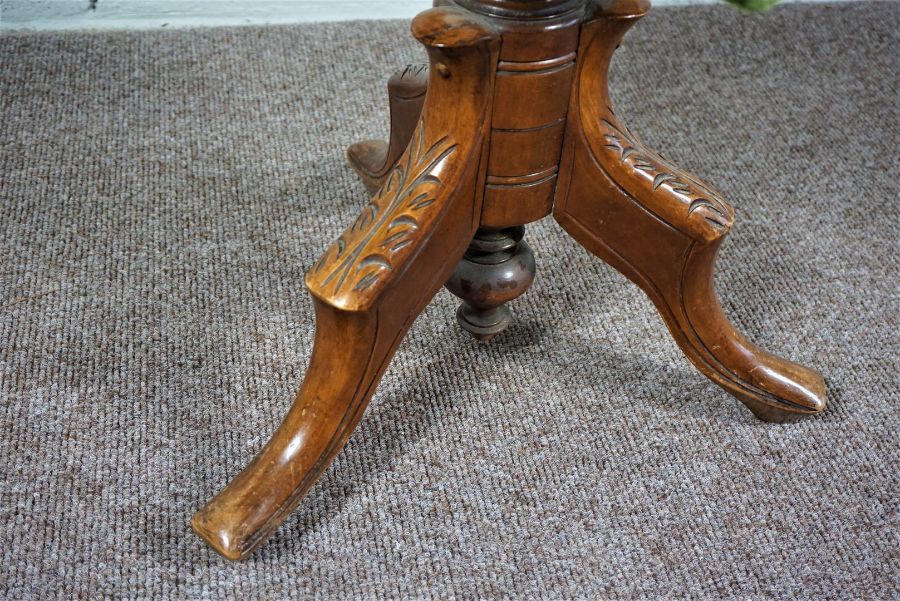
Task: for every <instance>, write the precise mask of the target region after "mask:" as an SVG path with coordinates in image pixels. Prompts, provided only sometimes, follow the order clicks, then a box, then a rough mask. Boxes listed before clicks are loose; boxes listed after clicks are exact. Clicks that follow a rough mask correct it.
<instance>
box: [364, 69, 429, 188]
mask: <svg viewBox="0 0 900 601" xmlns="http://www.w3.org/2000/svg"><path fill="white" fill-rule="evenodd" d="M387 89H388V102H389V103H390V107H391V135H390V141H389V142H384V141H383V140H363V141H361V142H357V143H355V144H352V145H351V146H350V148H348V149H347V160H348V161H349V162H350V166H351V167H353V169H354V170H355V171H356V173H357V174H358V175H359V178H360V179H361V180H362V182H363V185H364V186H365V187H366V189H367V190H368V191H369V192H370V193H372V194H374V193H375V192H376V191H377V190H378V188H380V187H381V184H383V183H384V180H385V179H387V176H388V174H389V173H390V172H391V168H392V167H393V166H394V165H395V164H396V163H397V161H398V160H399V159H400V155H402V154H403V151H404V150H406V147H407V145H408V144H409V141H410V139H411V138H412V134H413V130H414V129H415V127H416V123H417V122H418V121H419V115H421V113H422V106H423V104H424V103H425V92H427V91H428V65H427V64H424V63H423V64H414V65H407V66H406V67H405V68H403V69H401V70H399V71H397V72H396V73H394V75H392V76H391V78H390V79H389V80H388V84H387Z"/></svg>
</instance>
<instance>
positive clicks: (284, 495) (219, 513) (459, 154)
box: [192, 8, 499, 559]
mask: <svg viewBox="0 0 900 601" xmlns="http://www.w3.org/2000/svg"><path fill="white" fill-rule="evenodd" d="M412 31H413V35H415V36H416V38H418V40H419V41H420V42H421V43H422V44H423V45H424V46H425V47H426V49H427V51H428V55H429V61H430V65H431V70H430V71H431V74H430V82H429V88H430V89H432V90H434V92H435V93H434V94H429V95H428V98H427V100H426V102H425V106H424V108H423V110H422V117H421V120H420V122H419V125H418V127H417V128H416V132H415V133H414V134H413V142H412V144H410V146H409V148H408V149H407V150H406V152H405V153H404V155H403V156H402V157H401V158H400V160H399V161H398V163H397V165H396V166H395V167H394V169H393V170H392V171H391V173H390V175H389V176H388V179H387V182H386V183H385V184H384V185H383V186H382V188H381V190H380V191H379V192H378V193H377V194H376V195H375V197H374V198H373V199H372V200H371V201H370V202H369V203H368V204H367V205H366V206H365V208H364V209H363V211H362V214H361V215H360V216H359V217H358V218H357V219H356V221H355V222H354V223H353V224H352V225H351V226H350V227H349V228H348V229H347V230H346V231H345V232H344V233H343V234H342V235H341V236H340V237H339V238H338V240H337V241H335V243H334V244H332V245H331V247H330V248H329V249H328V250H327V251H326V252H325V254H324V255H323V256H322V258H321V259H320V260H319V261H318V262H317V263H316V264H315V265H314V266H313V268H312V269H311V270H310V271H309V272H308V274H307V277H306V284H307V287H308V288H309V290H310V292H311V293H312V295H313V297H314V300H315V307H316V341H315V346H314V348H313V354H312V357H311V359H310V365H309V369H308V371H307V374H306V378H305V380H304V382H303V385H302V386H301V388H300V391H299V392H298V394H297V399H296V401H295V402H294V405H293V406H292V407H291V410H290V411H289V413H288V415H287V417H285V419H284V421H283V422H282V424H281V426H279V428H278V430H277V431H276V432H275V434H274V435H273V436H272V438H271V439H270V440H269V442H268V443H267V444H266V446H265V447H264V448H263V449H262V450H261V451H260V452H259V454H258V455H257V456H256V458H255V459H253V461H252V462H251V463H250V464H249V465H248V466H247V467H246V468H245V469H244V471H242V472H241V473H240V474H238V475H237V476H236V477H235V478H234V480H232V481H231V482H230V483H229V484H228V485H227V486H226V487H225V488H224V489H223V490H222V491H221V492H220V493H219V494H218V495H217V496H216V497H215V498H214V499H212V500H211V501H210V502H209V503H208V504H207V505H206V506H205V507H203V508H202V509H201V510H200V511H199V512H198V513H197V514H196V515H195V516H194V519H193V521H192V526H193V528H194V530H195V531H196V532H197V533H198V534H200V536H202V537H203V538H204V539H205V540H206V541H207V543H209V544H210V546H212V548H213V549H215V550H216V551H218V552H219V553H221V554H222V555H224V556H225V557H228V558H230V559H240V558H244V557H246V556H247V555H248V554H249V553H251V552H252V551H253V550H254V549H255V548H256V547H257V546H259V545H260V544H261V543H262V542H263V541H264V540H265V539H266V538H267V537H268V536H269V535H270V534H271V533H272V532H273V531H274V530H275V529H276V528H277V527H278V525H279V524H280V523H281V522H282V521H283V520H284V519H285V518H286V517H287V516H288V514H289V513H290V512H291V511H292V510H293V508H294V507H296V505H297V504H298V503H299V502H300V500H301V499H302V497H303V496H304V495H305V494H306V492H307V491H308V490H309V488H310V487H311V486H312V484H313V483H314V482H315V480H316V479H317V478H318V477H319V476H320V475H321V473H322V472H323V471H324V470H325V468H326V467H327V466H328V464H329V463H330V462H331V460H332V459H333V458H334V456H335V454H337V453H338V451H339V450H340V449H341V447H342V446H343V445H344V443H345V442H346V440H347V438H348V437H349V435H350V433H351V432H352V431H353V429H354V428H355V426H356V424H357V422H358V421H359V419H360V416H361V415H362V412H363V409H364V408H365V406H366V404H367V403H368V400H369V398H370V397H371V396H372V393H373V392H374V390H375V387H376V385H377V384H378V381H379V380H380V378H381V375H382V373H383V372H384V370H385V368H386V367H387V364H388V362H389V361H390V358H391V357H392V356H393V353H394V351H395V349H396V348H397V345H398V344H399V343H400V341H401V340H402V339H403V336H404V334H405V333H406V331H407V330H408V328H409V327H410V325H411V324H412V322H413V320H414V319H415V317H416V316H417V315H418V314H419V312H420V311H421V310H422V309H423V308H424V307H425V305H426V304H427V303H428V302H429V301H430V299H431V297H432V296H433V295H434V294H435V292H436V291H437V290H439V289H440V287H441V286H442V285H443V283H444V282H445V281H446V280H447V278H448V277H449V276H450V274H451V273H452V271H453V268H454V267H455V265H456V264H457V262H458V261H459V259H460V258H461V257H462V255H463V252H464V251H465V249H466V246H467V244H468V242H469V240H470V239H471V238H472V235H473V234H474V232H475V230H476V228H477V226H478V219H479V215H480V202H481V196H480V194H478V193H477V192H478V190H477V189H476V184H477V182H478V181H480V179H481V178H483V170H484V166H483V165H482V163H484V162H485V161H483V160H482V156H483V154H484V152H483V151H484V141H485V140H486V139H487V131H488V127H489V118H490V103H491V99H492V92H493V74H494V71H495V69H496V63H497V53H498V49H499V37H498V35H497V34H496V33H495V32H494V31H493V30H492V29H491V28H490V27H489V26H487V25H486V24H485V23H483V22H481V21H479V20H474V19H472V18H470V17H469V15H468V14H467V13H465V12H463V11H461V10H459V9H453V8H437V9H431V10H429V11H426V12H424V13H422V14H420V15H419V16H418V17H416V19H415V20H414V21H413V26H412Z"/></svg>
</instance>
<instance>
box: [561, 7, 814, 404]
mask: <svg viewBox="0 0 900 601" xmlns="http://www.w3.org/2000/svg"><path fill="white" fill-rule="evenodd" d="M648 8H649V3H647V2H640V1H635V0H622V1H618V2H598V3H597V4H595V5H594V10H595V11H596V12H595V13H594V15H593V18H592V19H591V20H589V21H588V22H587V23H585V25H584V27H583V29H582V33H581V42H580V47H579V70H578V75H577V79H576V85H575V89H574V91H573V94H572V99H571V105H570V112H569V117H568V123H567V130H566V139H565V143H564V150H563V159H562V162H561V166H560V172H561V174H562V175H561V183H560V186H559V189H558V195H557V199H556V206H555V209H554V216H555V217H556V219H557V220H558V221H559V222H560V224H562V226H563V227H564V228H565V229H566V231H568V232H569V233H570V234H571V235H572V236H573V237H574V238H575V239H576V240H577V241H578V242H580V243H581V244H582V245H583V246H585V247H586V248H587V249H588V250H590V251H591V252H593V253H594V254H596V255H597V256H599V257H601V258H602V259H604V260H605V261H606V262H608V263H609V264H610V265H612V266H613V267H615V268H616V269H618V270H619V271H621V272H622V273H623V274H624V275H626V276H627V277H628V278H629V279H631V280H632V281H633V282H635V283H636V284H638V285H639V286H640V287H641V288H642V289H643V290H644V292H646V293H647V295H648V296H649V297H650V298H651V299H652V300H653V302H654V303H655V304H656V306H657V308H658V309H659V311H660V313H661V314H662V316H663V319H664V320H665V322H666V324H667V325H668V327H669V331H670V332H671V333H672V336H673V337H674V338H675V340H676V342H677V343H678V344H679V346H680V347H681V349H682V350H683V351H684V353H685V355H686V356H687V357H688V359H690V361H691V362H692V363H693V364H694V365H695V366H696V367H697V368H698V369H699V370H700V371H701V372H703V373H704V374H705V375H706V376H708V377H709V378H710V379H711V380H712V381H713V382H715V383H716V384H718V385H719V386H721V387H722V388H724V389H725V390H727V391H728V392H730V393H731V394H733V395H734V396H735V397H737V398H738V399H740V400H741V401H743V402H744V403H745V404H746V405H747V407H749V408H750V410H751V411H753V413H755V414H756V415H757V416H758V417H759V418H761V419H764V420H768V421H783V420H785V419H787V418H789V417H792V416H796V415H800V414H808V413H816V412H819V411H822V410H823V409H824V408H825V384H824V380H823V378H822V376H821V375H820V374H819V373H818V372H816V371H814V370H811V369H809V368H806V367H803V366H801V365H797V364H796V363H792V362H790V361H787V360H785V359H782V358H780V357H776V356H775V355H771V354H769V353H767V352H765V351H762V350H761V349H759V348H757V347H756V346H754V345H753V344H751V343H750V342H748V341H747V339H746V338H744V336H742V335H741V334H740V333H739V332H738V331H737V330H736V329H735V328H734V326H733V325H732V324H731V323H730V322H729V321H728V319H727V318H726V317H725V314H724V313H723V311H722V308H721V306H720V305H719V302H718V299H717V298H716V294H715V289H714V285H713V269H714V265H715V259H716V253H717V251H718V249H719V245H720V244H721V243H722V241H723V240H724V238H725V236H726V234H727V233H728V232H729V230H730V229H731V226H732V223H733V221H734V211H733V209H732V208H731V206H730V205H729V204H728V203H727V202H725V201H724V200H723V199H722V197H721V195H720V194H719V193H718V192H716V191H715V190H714V189H713V188H712V187H711V186H709V185H708V184H706V183H704V182H702V181H701V180H699V179H698V178H696V177H695V176H693V175H690V174H689V173H687V172H685V171H684V170H682V169H679V168H677V167H675V166H674V165H672V164H671V163H669V162H668V161H666V160H665V159H663V158H662V157H660V156H659V155H658V154H657V153H656V152H654V151H652V150H651V149H649V148H647V146H645V145H644V144H642V143H641V142H640V140H638V139H637V137H636V136H635V135H634V134H632V133H631V132H630V131H629V130H628V128H627V127H626V126H625V125H624V124H623V123H622V122H621V120H620V119H618V117H616V115H615V113H614V111H613V109H612V104H611V102H610V98H609V92H608V88H607V70H608V67H609V62H610V59H611V57H612V54H613V51H614V50H615V48H616V47H617V45H618V43H619V41H620V39H621V38H622V36H623V35H624V33H625V31H626V30H627V29H628V28H629V27H630V26H631V25H632V24H633V23H634V22H635V21H636V20H637V19H638V18H640V17H641V16H642V15H643V14H644V13H645V12H646V11H647V9H648Z"/></svg>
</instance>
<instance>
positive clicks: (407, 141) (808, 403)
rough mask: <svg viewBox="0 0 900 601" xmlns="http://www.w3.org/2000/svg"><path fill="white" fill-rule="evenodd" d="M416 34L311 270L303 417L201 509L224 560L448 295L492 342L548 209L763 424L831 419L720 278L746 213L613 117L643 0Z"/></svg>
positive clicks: (325, 448)
mask: <svg viewBox="0 0 900 601" xmlns="http://www.w3.org/2000/svg"><path fill="white" fill-rule="evenodd" d="M435 4H436V5H437V6H436V7H435V8H433V9H430V10H427V11H425V12H423V13H421V14H420V15H419V16H417V17H416V18H415V20H414V21H413V23H412V33H413V35H414V36H415V37H416V38H417V39H418V40H419V41H420V42H421V43H422V44H423V45H424V46H425V49H426V51H427V53H428V60H429V62H428V64H427V65H410V66H408V67H406V68H405V69H403V70H402V71H400V72H398V73H397V74H396V75H395V76H394V77H392V78H391V80H390V81H389V84H388V96H389V101H390V106H391V136H390V140H389V141H388V142H386V143H385V142H380V141H364V142H360V143H358V144H355V145H353V146H352V147H351V148H350V149H349V151H348V158H349V160H350V163H351V165H352V166H353V167H354V169H356V171H357V172H358V173H359V174H360V176H361V178H362V180H363V182H364V183H365V184H366V186H367V188H368V189H369V190H370V192H371V193H372V197H371V199H370V200H369V202H368V203H367V204H366V205H365V207H364V208H363V210H362V212H361V213H360V215H359V217H358V218H357V219H356V220H355V221H354V222H353V223H352V224H351V225H350V226H349V227H348V228H347V229H346V231H345V232H344V233H343V234H342V235H341V236H340V237H339V238H338V239H337V240H336V241H335V242H334V243H333V244H332V245H331V246H330V247H329V248H328V249H327V250H326V251H325V253H324V254H323V255H322V257H321V258H320V259H319V260H318V261H317V262H316V263H315V265H313V266H312V267H311V269H310V270H309V272H308V273H307V275H306V285H307V287H308V288H309V291H310V293H311V294H312V296H313V298H314V302H315V309H316V338H315V346H314V349H313V353H312V357H311V359H310V365H309V369H308V371H307V373H306V378H305V380H304V382H303V385H302V386H301V388H300V391H299V392H298V394H297V399H296V401H295V403H294V405H293V407H292V408H291V409H290V411H289V412H288V414H287V416H286V417H285V418H284V421H283V422H282V424H281V426H280V427H279V428H278V430H277V431H276V432H275V434H274V435H273V436H272V438H271V440H269V442H268V443H267V444H266V445H265V447H263V449H262V450H261V451H260V452H259V454H258V455H257V456H256V457H255V458H254V459H253V460H252V461H251V462H250V464H249V465H248V466H247V467H246V468H245V469H244V470H243V471H242V472H241V473H240V474H238V475H237V476H236V477H235V478H234V479H233V480H232V481H231V482H230V483H229V484H228V485H227V486H226V487H225V488H224V489H223V490H222V491H221V492H220V493H219V494H218V495H217V496H216V497H215V498H213V499H212V500H211V501H210V502H209V503H208V504H207V505H206V506H205V507H203V508H202V509H201V510H200V511H199V512H198V513H197V514H196V515H195V516H194V518H193V521H192V526H193V528H194V530H195V531H196V532H197V533H198V534H199V535H200V536H202V537H203V538H204V539H205V540H206V542H207V543H209V545H210V546H212V548H213V549H215V550H216V551H218V552H219V553H221V554H222V555H224V556H225V557H228V558H230V559H241V558H245V557H247V556H248V555H249V554H250V553H251V552H252V551H253V550H254V549H256V548H257V547H258V546H259V545H261V544H262V543H263V542H264V541H265V540H266V538H267V537H268V536H269V535H271V534H272V532H273V531H274V530H275V529H276V528H278V526H279V524H281V522H282V521H283V520H284V519H285V518H286V517H287V516H288V515H289V514H290V512H291V511H292V510H293V509H294V508H295V507H296V506H297V504H298V503H299V502H300V500H301V499H302V498H303V496H304V495H305V494H306V493H307V491H308V490H309V489H310V487H311V486H312V485H313V484H314V483H315V481H316V479H317V478H318V477H319V476H320V475H321V474H322V472H323V471H324V470H325V469H326V467H327V466H328V465H329V463H330V462H331V460H332V459H333V458H334V456H335V455H336V454H337V453H338V452H339V451H340V450H341V448H342V447H343V445H344V443H345V442H346V440H347V438H348V437H349V436H350V434H351V432H352V431H353V429H354V428H355V427H356V424H357V423H358V422H359V420H360V417H361V416H362V413H363V410H364V409H365V407H366V405H367V403H368V401H369V399H370V398H371V396H372V393H373V392H374V390H375V387H376V386H377V384H378V382H379V380H380V378H381V375H382V373H383V372H384V370H385V369H386V367H387V365H388V362H389V361H390V360H391V357H392V356H393V354H394V351H395V350H396V348H397V346H398V345H399V344H400V342H401V341H402V339H403V337H404V335H405V334H406V332H407V330H408V329H409V327H410V325H411V324H412V322H413V320H414V319H415V318H416V316H417V315H418V314H419V313H420V312H421V311H422V310H423V309H424V308H425V306H426V305H427V304H428V303H429V302H430V300H431V298H432V297H433V296H434V295H435V293H437V291H438V290H439V289H440V288H441V286H443V285H445V284H446V285H447V287H448V288H449V289H450V290H451V291H452V292H453V293H454V294H456V295H457V296H459V297H461V298H462V299H463V301H464V302H463V305H462V307H461V308H460V312H459V314H458V315H459V320H460V323H461V324H462V325H463V327H465V328H466V329H467V330H468V331H470V332H471V333H473V334H474V335H476V336H478V337H479V338H482V339H485V340H486V339H489V338H491V337H492V336H494V335H496V334H497V333H499V332H500V331H502V330H503V329H504V328H505V327H507V325H508V324H509V322H510V314H509V312H508V310H507V309H506V307H505V303H507V302H509V301H510V300H512V299H513V298H516V297H517V296H519V295H520V294H522V293H524V292H525V290H526V289H527V287H528V285H529V284H530V283H531V281H532V279H533V278H534V273H535V265H534V257H533V256H532V255H531V252H530V250H529V249H528V245H527V244H526V243H525V242H524V241H523V240H522V234H523V229H524V228H523V227H522V226H523V225H525V224H526V223H530V222H533V221H535V220H538V219H541V218H543V217H545V216H547V215H550V214H552V215H553V217H554V218H555V219H556V220H557V221H558V222H559V223H560V224H561V225H562V226H563V228H565V230H566V231H567V232H568V233H569V234H570V235H571V236H572V237H573V238H574V239H575V240H577V241H578V242H579V243H580V244H581V245H582V246H584V247H585V248H586V249H587V250H588V251H590V252H592V253H593V254H595V255H596V256H598V257H600V258H601V259H603V260H604V261H606V262H607V263H608V264H609V265H611V266H612V267H614V268H616V269H617V270H619V271H620V272H622V273H623V274H624V275H625V276H627V277H628V278H629V279H630V280H631V281H632V282H634V283H635V284H636V285H638V286H639V287H640V288H641V289H642V290H643V291H644V292H645V293H646V294H647V296H648V297H649V298H650V299H651V300H652V301H653V302H654V304H655V305H656V307H657V309H658V310H659V313H660V315H661V316H662V318H663V321H664V322H665V324H666V325H667V326H668V328H669V332H670V333H671V335H672V337H673V338H674V339H675V341H676V342H677V343H678V345H679V346H680V347H681V349H682V350H683V351H684V353H685V355H686V356H687V358H688V359H689V360H690V361H691V362H692V363H693V364H694V366H696V368H697V369H698V370H700V371H701V372H702V373H703V374H704V375H706V376H707V377H708V378H709V379H710V380H712V381H713V382H714V383H716V384H718V385H719V386H721V387H722V388H723V389H724V390H725V391H726V392H728V393H730V394H731V395H733V396H735V397H736V398H738V399H739V400H740V401H742V402H743V403H744V404H745V405H746V406H747V407H748V408H749V409H750V411H752V412H753V413H754V414H755V415H756V416H757V417H759V418H760V419H762V420H766V421H776V422H778V421H784V420H786V419H788V418H791V417H797V416H802V415H808V414H814V413H818V412H821V411H822V410H824V408H825V385H824V381H823V379H822V376H821V375H820V374H819V373H818V372H816V371H814V370H812V369H809V368H806V367H803V366H801V365H797V364H796V363H792V362H790V361H787V360H785V359H782V358H780V357H777V356H775V355H771V354H769V353H767V352H765V351H763V350H761V349H759V348H757V347H756V346H754V345H753V344H751V343H750V342H749V341H748V340H747V339H746V338H744V337H743V336H742V335H741V334H740V333H739V332H738V331H737V330H736V329H735V328H734V326H733V325H732V324H731V323H729V321H728V320H727V318H726V317H725V315H724V314H723V312H722V309H721V306H720V305H719V302H718V299H717V298H716V294H715V290H714V287H713V270H714V267H715V262H716V253H717V251H718V249H719V246H720V244H721V243H722V241H723V240H724V239H725V236H726V235H727V234H728V232H729V230H730V229H731V226H732V223H733V220H734V211H733V209H732V207H731V205H729V204H728V203H727V202H726V201H725V200H724V199H723V198H722V197H721V195H720V194H719V193H718V192H716V191H715V190H714V189H713V188H712V187H711V186H710V185H709V184H707V183H705V182H703V181H701V180H700V179H699V178H697V177H695V176H693V175H691V174H690V173H687V172H685V171H684V170H682V169H679V168H678V167H676V166H674V165H672V164H671V163H669V162H668V161H667V160H665V159H663V158H662V157H661V156H659V154H657V153H656V152H654V151H653V150H651V149H650V148H648V147H647V146H645V145H644V144H643V143H641V141H640V140H639V138H638V137H637V136H635V135H634V134H633V133H632V132H631V131H630V130H629V129H628V127H627V126H626V125H625V124H624V123H623V122H622V120H621V119H619V118H618V117H617V116H616V113H615V112H614V110H613V107H612V102H611V101H610V98H609V92H608V89H607V71H608V67H609V63H610V60H611V58H612V55H613V52H614V50H615V49H616V47H617V46H618V44H619V42H620V40H621V38H622V36H623V35H624V34H625V31H626V30H627V29H628V28H629V27H630V26H631V25H632V24H633V23H634V22H635V21H636V20H637V19H639V18H640V17H642V16H643V15H644V14H645V13H646V12H647V10H649V3H648V2H647V1H646V0H455V1H452V0H437V1H436V2H435Z"/></svg>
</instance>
